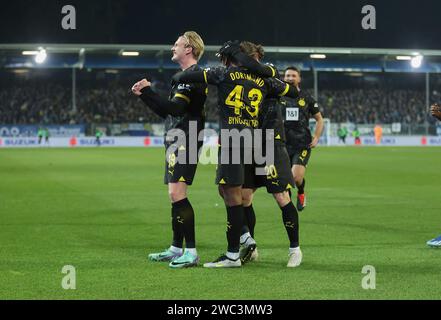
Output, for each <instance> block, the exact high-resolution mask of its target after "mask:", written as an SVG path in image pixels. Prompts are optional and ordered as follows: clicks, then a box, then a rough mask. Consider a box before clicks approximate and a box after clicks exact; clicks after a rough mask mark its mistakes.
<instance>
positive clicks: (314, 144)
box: [309, 137, 319, 149]
mask: <svg viewBox="0 0 441 320" xmlns="http://www.w3.org/2000/svg"><path fill="white" fill-rule="evenodd" d="M318 143H319V139H318V138H317V137H314V138H312V142H311V143H310V144H309V147H310V148H311V149H312V148H315V147H316V146H317V145H318Z"/></svg>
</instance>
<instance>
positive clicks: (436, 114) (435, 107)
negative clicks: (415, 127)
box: [430, 103, 441, 120]
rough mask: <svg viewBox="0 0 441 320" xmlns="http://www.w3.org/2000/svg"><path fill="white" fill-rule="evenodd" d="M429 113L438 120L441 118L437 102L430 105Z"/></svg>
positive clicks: (440, 107) (440, 108) (440, 109)
mask: <svg viewBox="0 0 441 320" xmlns="http://www.w3.org/2000/svg"><path fill="white" fill-rule="evenodd" d="M430 114H431V115H432V116H434V117H435V118H437V119H438V120H441V106H440V105H439V104H437V103H435V104H433V105H431V106H430Z"/></svg>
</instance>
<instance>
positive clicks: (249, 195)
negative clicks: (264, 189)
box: [242, 191, 253, 207]
mask: <svg viewBox="0 0 441 320" xmlns="http://www.w3.org/2000/svg"><path fill="white" fill-rule="evenodd" d="M252 203H253V192H252V191H251V192H245V193H242V205H243V206H244V207H249V206H250V205H251V204H252Z"/></svg>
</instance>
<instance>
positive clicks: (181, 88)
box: [132, 31, 207, 268]
mask: <svg viewBox="0 0 441 320" xmlns="http://www.w3.org/2000/svg"><path fill="white" fill-rule="evenodd" d="M203 52H204V43H203V41H202V39H201V37H200V36H199V35H198V34H197V33H196V32H194V31H189V32H186V33H184V34H183V35H182V36H180V37H179V38H178V40H177V41H176V43H175V44H174V46H173V48H172V53H173V57H172V61H174V62H175V63H178V64H179V65H180V67H181V69H182V70H191V71H197V70H201V69H200V68H199V66H198V65H197V62H198V61H199V59H200V58H201V56H202V54H203ZM132 91H133V92H134V94H135V95H137V96H139V97H140V98H141V99H142V101H143V102H144V103H145V104H146V105H147V106H149V107H150V108H151V109H152V110H153V111H154V112H155V113H157V114H158V115H159V116H161V117H162V118H164V119H165V132H166V135H165V140H164V144H165V147H166V155H167V158H166V162H165V176H164V182H165V184H168V191H169V196H170V200H171V203H172V210H171V211H172V229H173V243H172V245H171V246H170V248H168V249H167V250H165V251H164V252H160V253H153V254H150V255H149V259H150V260H152V261H170V264H169V266H170V267H172V268H182V267H191V266H196V265H197V264H198V261H199V257H198V255H197V251H196V240H195V227H194V211H193V208H192V206H191V203H190V201H189V200H188V198H187V189H188V186H189V185H191V184H192V182H193V178H194V176H195V173H196V166H197V158H196V159H194V160H195V161H191V154H192V153H193V154H194V153H196V154H198V153H199V149H200V148H201V146H202V142H199V141H198V143H197V150H194V151H197V152H194V151H193V152H191V147H190V142H189V136H190V135H189V130H190V126H191V125H194V124H196V125H197V132H198V133H199V132H200V131H201V130H203V129H204V125H205V114H204V103H205V100H206V95H207V85H206V84H204V83H201V84H186V83H180V82H172V89H171V93H170V96H169V99H165V98H162V97H160V96H159V95H158V94H156V93H155V92H154V91H153V90H152V89H151V83H150V82H149V81H147V80H146V79H143V80H141V81H140V82H137V83H136V84H135V85H134V86H133V88H132ZM176 130H181V131H180V132H182V133H184V134H185V139H184V140H185V142H184V143H182V141H179V139H178V138H177V136H176V135H174V133H176ZM168 133H169V134H168ZM181 156H184V157H183V158H184V159H185V161H182V162H181V161H179V159H181ZM183 162H185V163H183ZM184 239H185V245H186V249H185V251H184V252H183V250H182V248H183V242H184Z"/></svg>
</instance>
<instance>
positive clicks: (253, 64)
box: [234, 51, 277, 78]
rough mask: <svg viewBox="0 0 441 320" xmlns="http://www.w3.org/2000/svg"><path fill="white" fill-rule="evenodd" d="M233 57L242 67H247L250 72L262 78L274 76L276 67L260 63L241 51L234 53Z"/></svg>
mask: <svg viewBox="0 0 441 320" xmlns="http://www.w3.org/2000/svg"><path fill="white" fill-rule="evenodd" d="M234 59H235V60H236V61H237V62H238V63H239V64H240V65H241V66H243V67H245V68H247V69H248V70H249V71H250V72H251V73H254V74H256V75H258V76H260V77H263V78H271V77H275V76H276V74H277V73H276V69H274V68H273V67H271V66H270V65H266V64H262V63H260V62H258V61H257V60H256V59H253V58H251V57H250V56H248V55H247V54H245V53H243V52H242V51H239V52H237V53H236V54H235V55H234Z"/></svg>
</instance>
